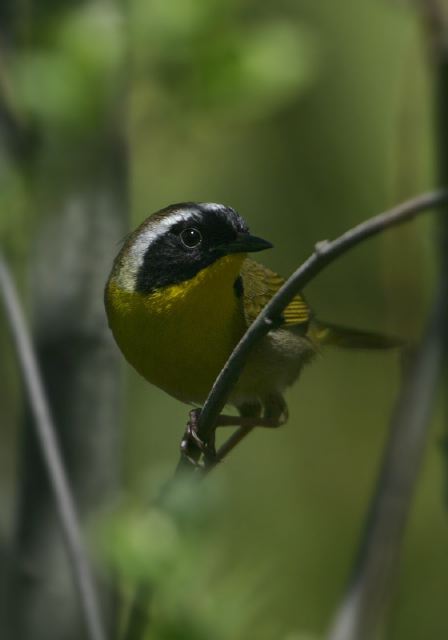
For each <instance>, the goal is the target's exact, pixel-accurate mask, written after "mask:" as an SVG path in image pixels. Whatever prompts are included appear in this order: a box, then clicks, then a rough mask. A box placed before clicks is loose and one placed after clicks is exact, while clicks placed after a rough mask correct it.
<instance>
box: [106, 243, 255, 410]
mask: <svg viewBox="0 0 448 640" xmlns="http://www.w3.org/2000/svg"><path fill="white" fill-rule="evenodd" d="M245 258H246V254H243V253H237V254H232V255H227V256H224V257H222V258H220V259H218V260H216V261H215V262H214V263H213V264H211V265H210V266H208V267H206V268H204V269H202V270H201V271H199V272H198V273H197V274H196V275H195V276H194V277H193V278H191V279H189V280H186V281H184V282H181V283H179V284H174V285H169V286H166V287H162V288H160V289H158V290H156V291H154V292H152V293H150V294H142V293H138V292H135V291H133V290H127V289H125V288H123V287H121V286H120V285H119V284H118V282H117V278H116V276H115V275H114V273H112V275H111V277H110V279H109V281H108V283H107V286H106V309H107V315H108V318H109V325H110V328H111V330H112V333H113V334H114V337H115V340H116V341H117V344H118V346H119V347H120V349H121V350H122V352H123V354H124V355H125V357H126V359H127V360H128V362H129V363H130V364H131V365H132V366H133V367H135V369H136V370H137V371H138V372H139V373H140V374H141V375H142V376H143V377H144V378H146V379H147V380H148V381H149V382H151V383H152V384H154V385H156V386H158V387H160V388H161V389H163V390H164V391H166V392H167V393H169V394H170V395H172V396H175V397H176V398H178V399H179V400H182V401H184V402H191V403H201V402H203V401H204V400H205V398H206V396H207V394H208V392H209V390H210V388H211V385H212V384H213V381H214V379H215V378H216V376H217V374H218V373H219V371H220V369H221V368H222V366H223V365H224V363H225V361H226V359H227V358H228V356H229V354H230V352H231V351H232V349H233V348H234V346H235V344H236V343H237V342H238V340H239V339H240V337H241V336H242V334H243V333H244V331H245V329H246V322H245V320H244V312H243V302H242V299H241V298H239V297H238V296H237V292H236V290H235V287H234V283H235V281H236V280H237V278H238V276H239V273H240V270H241V266H242V263H243V261H244V259H245Z"/></svg>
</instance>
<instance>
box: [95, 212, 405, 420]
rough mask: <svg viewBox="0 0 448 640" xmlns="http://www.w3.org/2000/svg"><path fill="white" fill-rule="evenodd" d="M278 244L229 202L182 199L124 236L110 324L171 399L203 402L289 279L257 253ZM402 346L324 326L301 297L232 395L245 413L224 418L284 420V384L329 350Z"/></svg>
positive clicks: (111, 291)
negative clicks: (252, 228) (255, 229)
mask: <svg viewBox="0 0 448 640" xmlns="http://www.w3.org/2000/svg"><path fill="white" fill-rule="evenodd" d="M272 246H273V245H272V244H271V243H270V242H268V241H267V240H264V239H262V238H260V237H258V236H255V235H252V234H251V233H250V231H249V227H248V225H247V223H246V221H245V220H244V219H243V218H242V217H241V215H240V214H239V213H238V212H237V211H236V210H235V209H233V208H232V207H230V206H226V205H223V204H217V203H212V202H181V203H176V204H171V205H169V206H167V207H165V208H163V209H161V210H159V211H157V212H156V213H154V214H152V215H151V216H149V217H148V218H147V219H146V220H144V222H142V224H140V226H138V227H137V229H135V230H134V231H133V232H132V233H131V234H130V235H129V236H128V238H127V239H126V240H125V242H124V244H123V246H122V248H121V250H120V251H119V253H118V255H117V256H116V258H115V260H114V263H113V266H112V270H111V273H110V275H109V278H108V280H107V284H106V287H105V308H106V314H107V318H108V323H109V327H110V329H111V331H112V334H113V336H114V338H115V341H116V343H117V345H118V347H119V348H120V350H121V352H122V353H123V355H124V357H125V359H126V360H127V361H128V362H129V363H130V364H131V365H132V366H133V367H134V369H136V371H137V372H138V373H139V374H141V375H142V376H143V377H144V378H145V379H146V380H147V381H148V382H150V383H152V384H153V385H155V386H156V387H159V388H160V389H162V390H163V391H165V392H167V393H168V394H169V395H171V396H173V397H174V398H176V399H178V400H180V401H182V402H184V403H187V404H190V405H193V406H195V407H200V406H202V405H203V403H204V402H205V400H206V398H207V395H208V394H209V391H210V389H211V387H212V385H213V382H214V380H215V379H216V377H217V376H218V374H219V372H220V370H221V369H222V367H223V366H224V364H225V362H226V360H227V359H228V357H229V355H230V354H231V352H232V350H233V349H234V347H235V346H236V344H237V343H238V342H239V340H240V338H241V337H242V336H243V334H244V333H245V332H246V330H247V328H248V327H249V326H250V325H251V324H252V322H253V321H254V320H255V318H256V317H257V315H258V314H259V313H260V311H261V310H262V309H263V307H264V306H265V305H266V304H267V302H268V301H269V300H270V299H271V298H272V296H273V295H274V294H275V293H276V291H278V289H279V288H280V287H281V286H282V284H283V283H284V281H285V280H284V278H282V277H281V276H280V275H278V274H277V273H275V272H274V271H271V270H270V269H268V268H267V267H265V266H264V265H262V264H260V263H259V262H257V261H255V260H253V259H252V258H251V257H248V254H251V253H255V252H259V251H264V250H266V249H271V248H272ZM400 344H401V341H400V340H399V339H396V338H392V337H388V336H383V335H380V334H377V333H373V332H368V331H361V330H357V329H352V328H347V327H343V326H338V325H336V324H332V323H326V322H322V321H320V320H318V319H317V317H316V316H315V314H314V312H313V311H312V309H311V307H310V305H309V304H308V302H307V300H306V299H305V297H304V295H303V294H302V293H301V294H298V295H296V296H295V297H294V299H293V300H292V301H291V302H290V303H289V305H288V306H287V307H286V308H285V310H284V311H283V313H282V315H281V317H280V318H279V320H278V322H277V323H276V324H275V326H274V327H273V329H272V330H271V331H270V332H269V333H268V334H267V335H266V336H265V337H264V338H263V339H262V340H261V342H259V343H258V345H256V346H255V348H254V349H253V350H252V352H251V353H250V355H249V357H248V360H247V362H246V364H245V367H244V369H243V371H242V373H241V375H240V377H239V379H238V381H237V382H236V384H235V385H234V388H233V390H232V391H231V393H230V395H229V398H228V404H229V405H231V406H233V407H235V408H236V409H237V412H238V416H235V417H232V416H229V417H227V419H226V417H225V416H223V420H222V424H231V425H235V426H237V425H244V424H245V425H250V426H264V427H272V428H275V427H278V426H280V425H281V424H284V423H285V422H286V421H287V419H288V407H287V404H286V401H285V399H284V392H285V389H287V388H288V387H290V386H291V385H292V384H293V383H294V382H295V381H296V380H297V379H298V378H299V375H300V373H301V371H302V369H303V367H304V366H305V365H306V364H308V363H309V362H311V361H312V360H313V359H314V358H315V357H316V355H317V354H318V353H320V352H321V349H322V347H325V346H327V345H334V346H338V347H342V348H351V349H354V348H355V349H357V348H359V349H388V348H394V347H397V346H399V345H400Z"/></svg>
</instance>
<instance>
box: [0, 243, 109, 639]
mask: <svg viewBox="0 0 448 640" xmlns="http://www.w3.org/2000/svg"><path fill="white" fill-rule="evenodd" d="M0 294H1V296H2V297H3V302H4V306H5V311H6V316H7V319H8V322H9V325H10V329H11V333H12V335H13V338H14V342H15V347H16V352H17V357H18V360H19V364H20V368H21V370H22V376H23V380H24V384H25V388H26V391H27V394H28V397H29V403H30V406H31V410H32V413H33V416H34V420H35V427H36V433H37V437H38V440H39V442H40V445H41V448H42V455H43V458H44V460H45V464H46V468H47V472H48V476H49V480H50V484H51V487H52V489H53V493H54V497H55V501H56V507H57V511H58V514H59V518H60V522H61V526H62V530H63V534H64V538H65V543H66V546H67V552H68V555H69V558H70V562H71V565H72V571H73V577H74V581H75V583H76V587H77V590H78V594H79V599H80V602H81V606H82V610H83V613H84V622H85V626H86V630H87V633H88V637H89V640H105V634H104V630H103V626H102V621H101V617H100V609H99V604H98V601H97V596H96V590H95V586H94V581H93V577H92V574H91V571H90V566H89V562H88V559H87V554H86V551H85V549H84V544H83V541H82V535H81V530H80V525H79V521H78V517H77V514H76V509H75V505H74V502H73V498H72V494H71V492H70V488H69V484H68V480H67V477H66V474H65V470H64V466H63V462H62V459H61V454H60V451H59V446H58V443H57V440H56V437H55V428H54V426H53V421H52V418H51V415H50V411H49V408H48V404H47V400H46V397H45V392H44V389H43V385H42V380H41V375H40V372H39V368H38V365H37V362H36V357H35V354H34V349H33V346H32V344H31V340H30V337H29V333H28V330H27V327H26V324H25V319H24V315H23V312H22V309H21V307H20V303H19V300H18V296H17V292H16V290H15V287H14V283H13V281H12V278H11V275H10V273H9V269H8V267H7V265H6V262H5V261H4V259H3V257H2V256H1V254H0Z"/></svg>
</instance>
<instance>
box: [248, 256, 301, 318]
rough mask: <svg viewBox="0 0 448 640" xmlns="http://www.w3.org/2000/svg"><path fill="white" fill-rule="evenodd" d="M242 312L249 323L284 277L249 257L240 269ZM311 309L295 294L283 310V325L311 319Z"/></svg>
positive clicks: (282, 281)
mask: <svg viewBox="0 0 448 640" xmlns="http://www.w3.org/2000/svg"><path fill="white" fill-rule="evenodd" d="M241 279H242V284H243V296H244V298H243V302H244V314H245V316H246V321H247V323H248V325H249V324H252V322H253V321H254V320H255V318H256V317H257V316H258V314H259V313H260V311H261V310H262V309H263V307H264V306H266V304H267V303H268V302H269V300H270V299H271V298H272V296H273V295H274V294H275V293H276V292H277V291H278V289H280V287H281V286H282V284H283V283H284V282H285V279H284V278H282V277H281V276H279V275H278V274H277V273H275V272H274V271H271V270H270V269H268V268H267V267H265V266H263V265H262V264H260V263H258V262H255V260H252V259H251V258H246V260H245V261H244V262H243V266H242V269H241ZM311 315H312V314H311V309H310V307H309V306H308V304H307V303H306V301H305V299H304V298H303V297H302V296H299V295H298V296H296V297H295V298H294V299H293V300H292V301H291V302H290V303H289V305H288V306H287V307H286V309H285V310H284V311H283V314H282V319H283V326H288V327H292V326H297V325H303V326H304V329H305V328H306V326H307V325H308V323H309V321H310V319H311Z"/></svg>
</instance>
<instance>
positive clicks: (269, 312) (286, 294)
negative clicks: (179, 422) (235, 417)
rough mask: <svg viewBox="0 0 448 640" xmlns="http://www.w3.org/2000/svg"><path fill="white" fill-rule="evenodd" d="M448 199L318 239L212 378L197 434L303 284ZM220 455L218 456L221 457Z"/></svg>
mask: <svg viewBox="0 0 448 640" xmlns="http://www.w3.org/2000/svg"><path fill="white" fill-rule="evenodd" d="M447 203H448V191H446V190H439V191H434V192H430V193H426V194H423V195H420V196H417V197H415V198H412V199H410V200H407V201H406V202H403V203H402V204H400V205H398V206H396V207H394V208H392V209H389V210H388V211H385V212H384V213H380V214H379V215H377V216H374V217H373V218H369V219H368V220H366V221H365V222H362V223H361V224H359V225H357V226H356V227H353V228H352V229H350V230H348V231H346V232H345V233H343V234H342V235H341V236H339V237H338V238H336V239H335V240H332V241H324V242H319V243H318V244H317V245H316V247H315V251H314V253H312V254H311V256H310V257H309V258H308V259H307V260H306V261H305V262H304V263H303V264H302V265H301V266H300V267H299V268H298V269H297V270H296V271H295V272H294V273H293V274H292V276H291V277H290V278H289V279H288V280H287V281H286V282H285V283H284V285H283V286H282V287H281V288H280V289H279V290H278V291H277V293H276V294H275V295H274V296H273V298H271V300H270V301H269V303H268V304H267V305H266V306H265V308H264V309H263V310H262V311H261V313H260V314H259V315H258V317H257V318H256V320H255V321H254V322H253V323H252V325H251V326H250V327H249V328H248V330H247V331H246V333H245V334H244V336H243V337H242V338H241V340H240V342H239V343H238V345H237V346H236V347H235V349H234V350H233V352H232V354H231V355H230V357H229V359H228V360H227V362H226V364H225V365H224V367H223V369H222V370H221V372H220V374H219V376H218V377H217V379H216V380H215V383H214V384H213V387H212V389H211V391H210V394H209V396H208V398H207V400H206V402H205V404H204V407H203V409H202V411H201V415H200V418H199V424H198V435H199V437H200V438H201V440H203V441H205V442H207V441H209V440H210V438H211V436H212V435H213V430H214V428H215V424H216V421H217V419H218V416H219V414H220V413H221V411H222V409H223V407H224V405H225V403H226V401H227V398H228V396H229V393H230V391H231V389H232V387H233V385H234V384H235V383H236V381H237V380H238V377H239V375H240V373H241V371H242V369H243V367H244V364H245V362H246V360H247V357H248V355H249V353H250V351H251V350H252V349H253V347H254V346H255V344H256V343H257V342H259V341H260V340H261V339H262V338H263V337H264V336H265V335H267V333H269V331H270V329H271V328H272V326H275V320H276V319H277V318H278V317H280V315H281V313H282V312H283V310H284V309H285V307H287V305H288V304H289V303H290V302H291V300H292V299H293V298H294V296H295V295H297V293H298V292H299V291H301V290H302V289H303V288H304V287H305V285H307V284H308V283H309V282H310V281H311V280H312V279H313V278H314V277H315V276H316V275H317V274H319V273H320V272H321V271H322V270H323V269H324V268H325V267H326V266H328V265H329V264H331V263H332V262H333V261H334V260H336V258H339V257H340V256H342V255H343V254H345V253H347V251H349V250H350V249H352V248H353V247H355V246H357V245H359V244H360V243H361V242H363V241H364V240H367V239H368V238H371V237H372V236H374V235H377V234H378V233H381V232H382V231H385V230H386V229H389V228H390V227H393V226H397V225H400V224H403V223H404V222H407V221H409V220H411V219H412V218H414V217H415V216H416V215H417V214H419V213H423V212H424V211H427V210H429V209H433V208H435V207H439V206H440V205H443V204H447ZM240 439H242V438H240ZM223 446H225V445H223ZM229 450H230V449H229ZM223 457H224V456H221V459H222V458H223ZM214 464H215V463H214V462H211V463H210V465H209V466H214ZM193 468H194V465H189V464H188V461H186V460H185V459H183V460H182V459H181V461H180V462H179V465H178V470H179V471H183V470H185V469H193Z"/></svg>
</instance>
